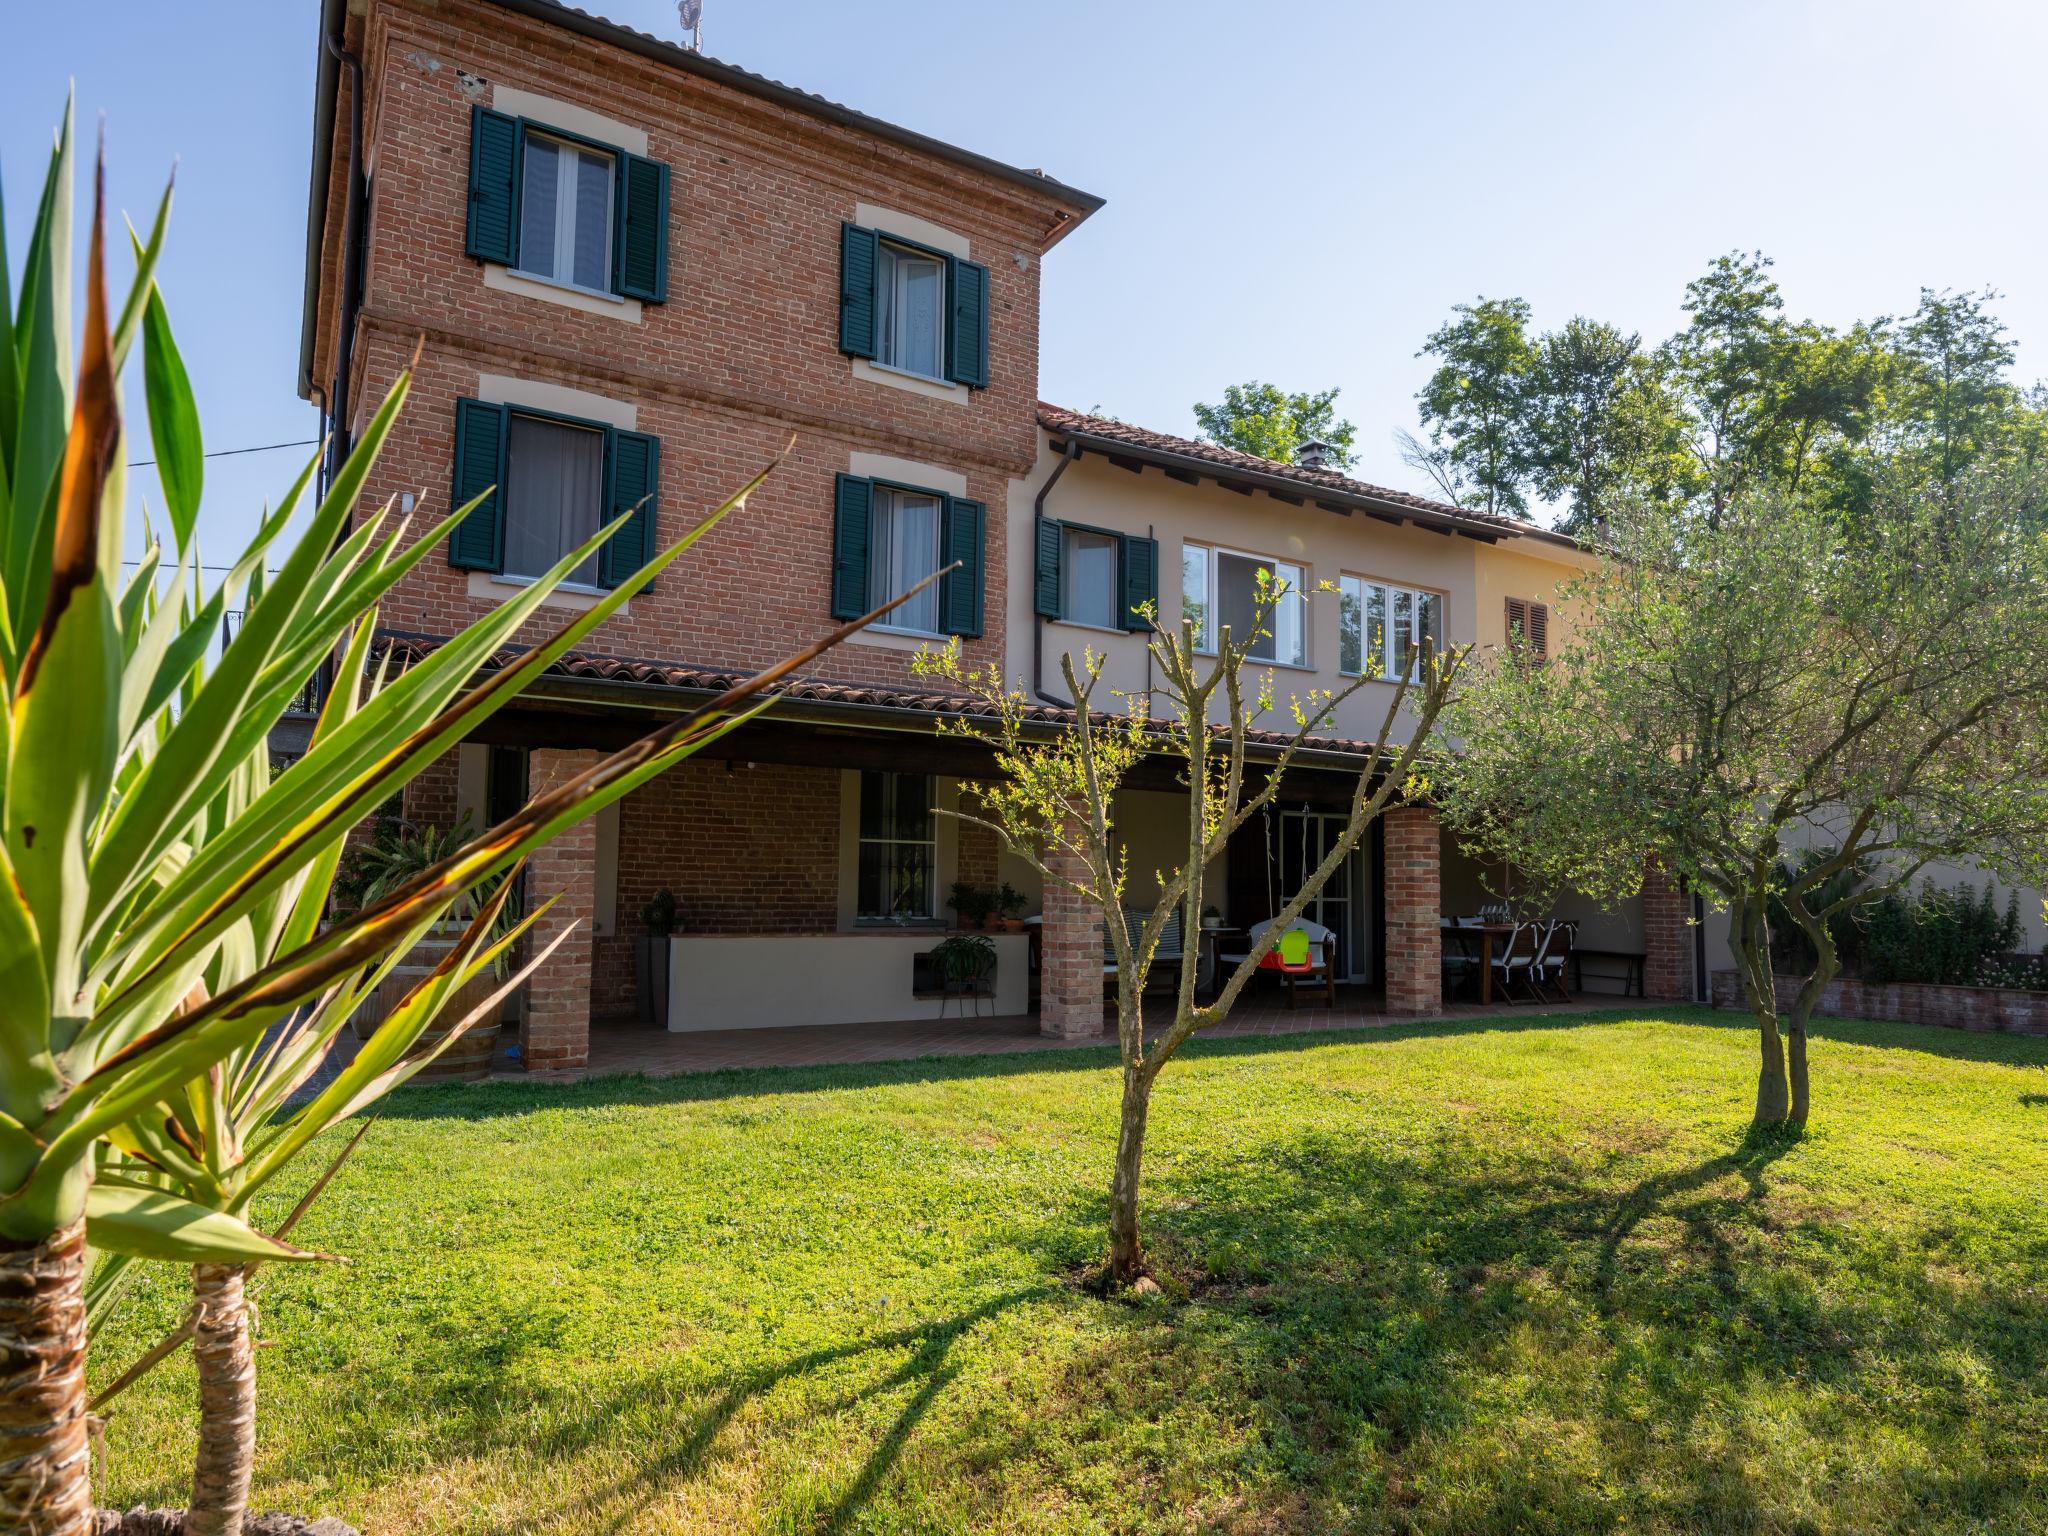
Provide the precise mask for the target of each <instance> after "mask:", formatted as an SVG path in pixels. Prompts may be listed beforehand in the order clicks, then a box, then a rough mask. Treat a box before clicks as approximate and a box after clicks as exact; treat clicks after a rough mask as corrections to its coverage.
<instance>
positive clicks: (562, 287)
mask: <svg viewBox="0 0 2048 1536" xmlns="http://www.w3.org/2000/svg"><path fill="white" fill-rule="evenodd" d="M484 286H485V287H486V288H495V289H497V290H498V291H499V292H501V293H517V294H523V295H525V296H526V297H527V298H529V299H539V300H540V301H541V302H542V303H544V304H559V305H561V306H563V307H564V308H566V309H580V310H581V311H583V313H585V314H586V315H602V316H604V317H605V318H607V319H613V320H623V321H625V322H626V323H627V324H629V325H638V324H639V323H640V301H639V300H638V299H628V298H624V297H622V296H620V295H619V294H616V293H599V292H597V291H596V290H594V289H590V288H578V287H577V286H575V285H574V284H573V283H562V282H557V281H556V280H555V279H554V278H551V277H535V276H534V275H533V274H532V273H530V272H517V271H514V270H513V269H512V268H510V267H504V266H499V265H498V264H496V263H495V262H485V263H484Z"/></svg>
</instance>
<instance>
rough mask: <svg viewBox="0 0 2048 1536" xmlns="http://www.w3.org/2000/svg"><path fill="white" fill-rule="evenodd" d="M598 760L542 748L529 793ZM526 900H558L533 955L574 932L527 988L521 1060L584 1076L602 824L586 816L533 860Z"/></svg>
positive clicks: (532, 939) (535, 931) (534, 755)
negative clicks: (567, 930)
mask: <svg viewBox="0 0 2048 1536" xmlns="http://www.w3.org/2000/svg"><path fill="white" fill-rule="evenodd" d="M596 762H597V753H595V752H588V751H575V752H565V751H558V750H555V749H553V748H542V747H536V748H535V749H534V750H533V751H532V752H531V753H530V754H529V755H528V758H527V780H526V782H527V793H528V795H529V797H536V798H537V797H538V796H541V795H544V794H546V793H547V792H548V791H549V790H551V789H554V788H556V787H558V786H559V785H561V784H563V783H564V782H566V781H567V780H569V779H572V778H574V777H575V776H576V775H577V774H579V773H581V772H583V771H584V770H585V769H586V768H589V767H591V766H592V765H594V764H595V763H596ZM526 868H527V874H526V892H527V899H528V900H529V901H530V902H532V903H533V904H534V905H535V906H538V905H539V904H540V903H541V902H543V901H546V900H547V899H548V898H549V897H550V896H555V897H559V898H560V899H559V900H557V901H556V902H555V904H554V906H552V907H551V908H549V909H548V914H547V916H546V917H544V918H542V919H541V920H540V921H539V922H538V923H536V924H534V926H533V927H532V928H531V929H530V930H529V936H528V938H527V943H529V944H531V945H533V946H534V952H535V953H537V952H538V951H539V950H541V949H544V948H546V947H547V945H549V944H550V943H552V942H553V941H554V938H555V935H556V934H558V933H560V932H561V931H562V930H563V929H564V928H567V927H570V926H571V925H573V926H574V929H575V931H574V932H573V933H571V934H570V935H569V937H568V938H567V939H565V940H563V942H562V947H561V948H560V949H558V950H556V951H555V952H554V954H553V955H552V956H550V957H549V959H548V961H547V963H546V964H544V965H543V966H541V968H540V969H539V970H537V971H535V972H534V973H533V975H532V977H531V978H530V979H529V980H528V981H527V983H526V1019H525V1023H524V1025H523V1027H522V1028H521V1031H520V1040H519V1058H520V1060H521V1062H523V1063H524V1064H525V1067H526V1070H527V1071H529V1072H580V1071H582V1070H583V1068H584V1066H585V1064H587V1063H588V1062H589V1060H590V953H591V943H590V923H591V919H592V917H593V916H594V915H595V914H596V911H597V823H596V821H595V820H594V819H593V818H591V817H587V816H586V817H585V818H584V819H583V820H582V821H579V822H577V823H576V824H575V825H574V826H572V827H569V828H567V829H565V830H564V831H562V832H560V833H559V834H557V835H556V837H555V839H554V841H552V842H550V843H545V844H543V845H542V846H541V847H540V848H538V849H536V850H535V851H534V854H533V857H532V858H531V859H530V860H528V861H527V866H526Z"/></svg>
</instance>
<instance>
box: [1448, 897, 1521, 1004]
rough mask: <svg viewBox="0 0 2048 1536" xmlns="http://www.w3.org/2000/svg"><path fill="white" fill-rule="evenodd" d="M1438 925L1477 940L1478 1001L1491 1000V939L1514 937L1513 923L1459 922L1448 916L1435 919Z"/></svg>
mask: <svg viewBox="0 0 2048 1536" xmlns="http://www.w3.org/2000/svg"><path fill="white" fill-rule="evenodd" d="M1437 924H1438V926H1439V927H1440V928H1441V929H1442V930H1443V931H1444V932H1445V933H1454V934H1457V935H1458V936H1459V937H1460V938H1465V937H1468V936H1469V937H1472V938H1476V939H1477V940H1478V941H1479V1001H1480V1003H1481V1004H1486V1003H1491V1002H1492V1001H1493V941H1494V939H1495V938H1501V939H1509V938H1513V937H1514V932H1515V924H1513V923H1460V922H1455V921H1453V920H1452V919H1450V918H1448V917H1442V918H1438V919H1437Z"/></svg>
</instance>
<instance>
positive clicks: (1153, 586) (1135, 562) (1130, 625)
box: [1118, 533, 1159, 629]
mask: <svg viewBox="0 0 2048 1536" xmlns="http://www.w3.org/2000/svg"><path fill="white" fill-rule="evenodd" d="M1123 574H1124V611H1123V614H1122V616H1121V617H1120V618H1119V620H1118V622H1119V623H1120V624H1122V625H1123V627H1124V628H1125V629H1150V628H1152V627H1153V626H1152V621H1151V620H1150V619H1148V618H1146V617H1145V615H1144V614H1142V613H1139V612H1138V611H1137V610H1138V609H1139V608H1142V607H1143V606H1144V605H1145V604H1146V603H1150V604H1151V605H1152V611H1153V612H1154V613H1155V614H1156V613H1157V612H1158V611H1159V541H1158V540H1157V539H1148V538H1143V537H1141V536H1139V535H1138V534H1135V533H1131V534H1126V535H1124V550H1123Z"/></svg>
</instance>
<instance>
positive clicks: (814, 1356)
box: [491, 1285, 1053, 1536]
mask: <svg viewBox="0 0 2048 1536" xmlns="http://www.w3.org/2000/svg"><path fill="white" fill-rule="evenodd" d="M1052 1294H1053V1287H1052V1286H1050V1285H1046V1286H1041V1287H1036V1288H1032V1289H1026V1290H1018V1291H1012V1292H1010V1293H1008V1294H1007V1295H1003V1296H997V1297H994V1298H992V1299H991V1300H989V1301H985V1302H983V1303H982V1304H981V1305H980V1306H977V1307H974V1308H971V1309H969V1310H968V1311H965V1312H961V1313H959V1314H957V1315H955V1316H953V1317H949V1318H946V1319H944V1320H943V1321H940V1322H935V1323H920V1324H914V1325H912V1326H910V1327H906V1328H899V1329H895V1330H893V1331H892V1332H889V1333H885V1334H878V1335H876V1336H875V1337H873V1338H869V1339H862V1340H860V1341H858V1342H853V1343H847V1344H842V1345H836V1346H834V1347H832V1348H830V1349H820V1350H813V1351H811V1352H810V1353H808V1354H804V1355H799V1356H797V1357H796V1358H794V1359H792V1360H789V1361H786V1362H784V1363H783V1364H781V1365H778V1366H775V1367H773V1368H772V1369H769V1370H764V1371H756V1372H753V1373H751V1374H749V1375H747V1376H745V1377H743V1378H741V1379H740V1380H738V1381H736V1382H734V1383H732V1384H731V1385H730V1386H728V1387H726V1388H725V1390H724V1391H722V1392H720V1393H719V1394H718V1395H717V1396H716V1397H715V1398H714V1399H713V1400H712V1402H711V1403H710V1404H709V1405H708V1406H705V1407H703V1408H701V1409H700V1410H698V1412H697V1413H696V1414H695V1416H694V1418H692V1419H691V1420H690V1421H689V1423H688V1424H687V1426H686V1427H684V1428H683V1430H682V1434H681V1438H680V1439H679V1440H678V1441H677V1442H676V1443H675V1444H674V1445H673V1446H672V1447H671V1448H670V1449H668V1450H666V1451H664V1452H662V1453H661V1454H660V1455H658V1456H656V1457H654V1458H653V1459H652V1460H650V1461H649V1462H647V1463H646V1464H645V1465H644V1466H641V1467H640V1468H638V1469H637V1470H635V1471H634V1472H633V1473H632V1474H631V1475H630V1476H628V1477H624V1478H619V1479H615V1480H614V1481H612V1482H610V1483H607V1484H604V1485H602V1486H600V1487H596V1488H592V1489H588V1490H586V1491H584V1492H583V1493H581V1494H579V1495H578V1496H577V1497H576V1499H575V1500H574V1501H573V1502H572V1503H570V1504H568V1505H566V1506H560V1507H556V1508H552V1509H549V1510H547V1511H545V1512H541V1511H535V1512H533V1513H531V1514H529V1515H526V1516H524V1517H522V1518H520V1519H518V1520H514V1521H511V1522H509V1523H506V1524H502V1525H497V1526H493V1527H491V1529H492V1531H493V1532H494V1533H496V1536H529V1533H531V1532H536V1531H546V1530H553V1529H556V1528H557V1527H559V1526H561V1525H562V1524H564V1523H565V1522H568V1521H570V1520H574V1519H576V1518H578V1517H580V1516H585V1515H589V1514H592V1513H594V1512H596V1511H598V1510H602V1509H604V1508H605V1507H606V1506H608V1505H611V1504H614V1503H619V1502H622V1501H623V1502H624V1503H625V1505H626V1507H625V1508H624V1509H622V1510H620V1511H619V1512H618V1513H616V1514H614V1515H612V1516H611V1517H610V1518H609V1519H607V1520H606V1521H605V1524H604V1526H603V1529H605V1530H606V1531H614V1532H615V1531H626V1530H631V1529H633V1528H634V1525H633V1521H634V1518H635V1516H637V1515H638V1514H639V1513H640V1512H641V1511H642V1510H644V1509H645V1507H646V1505H647V1503H648V1502H649V1501H650V1500H651V1499H653V1498H655V1497H657V1496H658V1495H659V1494H660V1493H661V1492H662V1490H663V1489H664V1488H666V1487H667V1485H669V1484H670V1483H671V1482H673V1481H674V1480H675V1479H677V1478H686V1477H689V1476H691V1475H693V1474H695V1473H696V1472H698V1471H699V1470H700V1469H701V1468H702V1467H703V1466H704V1464H705V1461H706V1458H707V1457H708V1456H709V1455H710V1453H711V1451H712V1449H713V1447H714V1446H715V1445H716V1443H717V1440H718V1436H719V1433H720V1431H722V1430H723V1429H724V1428H725V1427H726V1426H727V1425H728V1424H730V1423H731V1422H732V1419H733V1417H734V1415H736V1414H737V1413H738V1412H739V1411H740V1410H741V1409H742V1408H744V1407H745V1406H746V1405H747V1403H748V1402H750V1401H751V1400H753V1399H754V1398H757V1397H762V1396H765V1395H766V1394H768V1393H770V1392H772V1391H774V1390H775V1389H776V1388H777V1387H779V1386H781V1385H783V1384H784V1383H786V1382H791V1381H797V1380H800V1379H802V1378H804V1377H807V1376H811V1375H814V1374H816V1373H818V1372H820V1371H823V1370H825V1369H826V1368H827V1367H830V1366H834V1365H839V1364H842V1363H845V1362H848V1361H854V1360H858V1359H859V1358H861V1357H863V1356H866V1355H872V1354H877V1353H880V1352H883V1351H887V1350H894V1349H902V1348H905V1347H910V1346H914V1348H911V1353H910V1357H909V1358H908V1359H907V1360H905V1361H904V1362H903V1363H902V1364H901V1365H898V1366H897V1367H896V1368H895V1369H893V1370H891V1371H889V1372H888V1373H887V1374H886V1375H884V1376H882V1377H881V1378H879V1379H878V1380H876V1381H873V1382H871V1383H869V1384H868V1385H866V1386H864V1387H862V1388H860V1389H859V1390H858V1391H856V1392H854V1393H852V1394H851V1395H848V1396H844V1397H842V1398H840V1399H839V1400H838V1401H837V1402H835V1403H833V1404H832V1405H831V1406H830V1410H829V1411H831V1412H845V1411H846V1410H847V1409H849V1408H852V1407H853V1406H855V1405H856V1404H857V1403H859V1402H863V1401H866V1400H868V1399H870V1398H875V1397H879V1396H881V1395H883V1394H885V1393H888V1392H890V1391H893V1390H895V1389H896V1388H898V1387H903V1386H913V1385H914V1387H915V1389H916V1390H915V1391H913V1392H912V1394H911V1396H910V1399H909V1401H908V1402H906V1403H905V1404H904V1405H903V1407H902V1408H901V1409H899V1410H898V1412H897V1414H896V1416H895V1418H894V1419H893V1420H892V1421H891V1422H890V1424H889V1427H888V1429H887V1430H886V1431H884V1433H883V1434H882V1435H881V1436H880V1438H879V1439H877V1440H876V1441H875V1443H874V1445H873V1447H872V1448H871V1449H870V1450H869V1452H868V1454H867V1456H866V1458H865V1460H864V1461H863V1462H862V1464H861V1468H860V1471H859V1472H858V1473H857V1474H856V1475H855V1477H854V1479H853V1481H852V1482H851V1483H850V1484H849V1485H848V1487H847V1489H846V1491H845V1492H844V1493H843V1494H841V1495H840V1496H839V1498H838V1499H837V1500H836V1501H835V1502H834V1503H833V1504H832V1506H831V1507H830V1508H829V1509H828V1510H826V1511H825V1512H824V1514H823V1516H822V1518H821V1519H820V1520H819V1521H818V1522H817V1523H816V1524H814V1525H813V1526H811V1527H810V1528H811V1529H812V1530H814V1531H816V1532H817V1533H818V1536H838V1533H840V1532H843V1531H846V1530H848V1529H849V1528H850V1523H851V1522H852V1521H853V1520H854V1518H855V1517H856V1516H857V1515H858V1514H859V1513H860V1511H861V1509H862V1508H863V1507H865V1505H866V1504H867V1502H868V1500H869V1499H870V1498H871V1497H873V1495H874V1492H875V1490H876V1489H877V1488H878V1487H880V1486H881V1484H882V1482H883V1480H884V1479H885V1478H886V1477H887V1476H888V1475H889V1472H890V1470H891V1469H892V1468H893V1467H894V1466H895V1465H896V1460H897V1458H898V1457H899V1456H901V1455H902V1453H903V1448H904V1447H905V1446H906V1445H907V1444H909V1442H910V1438H911V1436H912V1434H913V1433H915V1431H916V1429H917V1426H918V1424H919V1422H920V1421H921V1420H922V1419H923V1418H924V1416H925V1414H926V1412H927V1411H928V1410H929V1409H930V1408H931V1405H932V1403H933V1402H934V1401H935V1400H936V1399H937V1398H938V1397H939V1395H940V1394H941V1393H943V1392H944V1391H945V1390H946V1388H947V1387H948V1386H949V1385H951V1383H952V1382H953V1380H954V1378H955V1376H956V1375H957V1374H958V1370H957V1367H955V1366H954V1365H952V1364H951V1354H952V1350H953V1346H954V1345H955V1344H956V1343H957V1342H959V1340H960V1339H961V1338H962V1337H963V1336H965V1335H967V1334H969V1333H971V1332H973V1331H974V1329H976V1328H977V1327H979V1326H980V1325H981V1324H983V1323H985V1322H987V1321H989V1320H990V1319H992V1318H995V1317H998V1316H1000V1315H1001V1314H1002V1313H1004V1312H1007V1311H1009V1310H1010V1309H1011V1308H1012V1307H1016V1306H1021V1305H1023V1304H1025V1303H1028V1302H1032V1301H1037V1300H1042V1299H1044V1298H1046V1297H1048V1296H1050V1295H1052ZM627 1399H628V1400H629V1401H630V1402H631V1403H632V1404H634V1405H636V1406H638V1405H640V1404H643V1403H644V1401H645V1399H644V1398H643V1397H642V1396H641V1395H640V1393H639V1392H638V1391H637V1390H636V1391H635V1392H634V1393H632V1394H628V1395H627ZM622 1406H623V1404H622V1403H621V1402H619V1401H615V1402H614V1403H613V1404H611V1405H609V1406H608V1407H607V1408H605V1409H600V1410H599V1411H598V1413H597V1414H596V1415H593V1416H592V1417H591V1418H590V1419H588V1420H586V1421H585V1425H584V1429H585V1433H584V1434H580V1435H578V1436H577V1437H575V1439H576V1442H577V1444H576V1445H574V1446H565V1445H559V1444H557V1445H550V1446H549V1447H548V1450H549V1451H550V1452H554V1453H559V1452H560V1451H563V1450H566V1449H577V1448H580V1447H581V1445H582V1444H585V1443H588V1440H589V1439H590V1438H594V1434H592V1433H591V1432H593V1431H595V1430H597V1429H599V1428H600V1427H601V1426H602V1424H603V1422H604V1420H605V1417H606V1416H607V1414H616V1413H617V1412H618V1411H619V1410H620V1408H621V1407H622Z"/></svg>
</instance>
